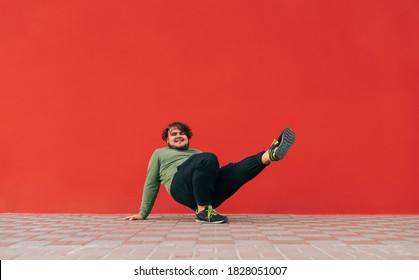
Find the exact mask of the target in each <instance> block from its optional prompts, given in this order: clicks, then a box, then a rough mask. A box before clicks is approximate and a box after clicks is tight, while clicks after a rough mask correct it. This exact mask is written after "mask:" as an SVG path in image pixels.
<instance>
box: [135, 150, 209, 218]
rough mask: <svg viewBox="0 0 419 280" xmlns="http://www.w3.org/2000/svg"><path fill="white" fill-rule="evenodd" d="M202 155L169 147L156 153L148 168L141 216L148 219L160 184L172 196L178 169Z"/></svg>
mask: <svg viewBox="0 0 419 280" xmlns="http://www.w3.org/2000/svg"><path fill="white" fill-rule="evenodd" d="M198 153H201V151H199V150H195V149H188V150H178V149H172V148H169V147H166V148H160V149H157V150H155V151H154V153H153V155H152V156H151V159H150V162H149V163H148V168H147V177H146V180H145V183H144V190H143V199H142V201H141V208H140V215H141V216H142V217H143V218H144V219H146V218H147V216H148V215H149V214H150V212H151V209H152V208H153V205H154V202H155V201H156V197H157V193H158V192H159V187H160V184H163V185H164V187H165V188H166V190H167V192H168V193H169V194H170V186H171V184H172V180H173V176H174V175H175V174H176V172H177V167H178V166H179V165H181V164H182V163H183V162H185V161H186V160H187V159H188V158H189V157H190V156H192V155H194V154H198Z"/></svg>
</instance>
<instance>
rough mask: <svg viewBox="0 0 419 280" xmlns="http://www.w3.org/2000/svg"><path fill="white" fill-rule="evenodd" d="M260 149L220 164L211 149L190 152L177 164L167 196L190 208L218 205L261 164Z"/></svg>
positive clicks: (260, 169)
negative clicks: (202, 151) (246, 155)
mask: <svg viewBox="0 0 419 280" xmlns="http://www.w3.org/2000/svg"><path fill="white" fill-rule="evenodd" d="M263 153H264V152H260V153H258V154H256V155H253V156H250V157H247V158H245V159H243V160H241V161H239V162H237V163H229V164H227V165H226V166H223V167H221V168H220V166H219V163H218V159H217V157H216V155H214V154H213V153H200V154H195V155H192V156H191V157H190V158H189V159H188V160H186V161H185V162H184V163H182V164H181V165H180V166H179V167H178V172H177V173H176V174H175V176H174V177H173V181H172V185H171V188H170V194H171V196H172V197H173V198H174V199H175V200H176V201H177V202H179V203H180V204H183V205H185V206H187V207H189V208H191V209H192V210H195V209H196V208H197V205H208V204H211V205H212V206H213V207H214V208H217V207H218V206H220V205H221V204H222V203H223V202H224V201H225V200H226V199H227V198H229V197H230V196H232V195H233V194H234V193H235V192H236V191H237V190H238V189H240V187H241V186H243V185H244V184H245V183H247V182H248V181H250V180H251V179H253V178H254V177H255V176H256V175H258V174H259V173H260V172H261V171H262V170H263V169H264V168H265V167H266V165H264V164H263V163H262V155H263Z"/></svg>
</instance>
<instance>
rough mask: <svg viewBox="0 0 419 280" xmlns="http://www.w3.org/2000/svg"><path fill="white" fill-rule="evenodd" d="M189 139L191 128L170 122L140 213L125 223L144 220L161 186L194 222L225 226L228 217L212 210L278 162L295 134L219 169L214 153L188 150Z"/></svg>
mask: <svg viewBox="0 0 419 280" xmlns="http://www.w3.org/2000/svg"><path fill="white" fill-rule="evenodd" d="M191 137H192V131H191V129H190V128H189V126H188V125H186V124H184V123H181V122H174V123H171V124H169V125H168V126H167V127H166V128H165V129H164V130H163V134H162V139H163V140H164V141H166V143H167V146H168V147H165V148H160V149H157V150H155V151H154V153H153V155H152V157H151V159H150V162H149V165H148V169H147V177H146V181H145V184H144V191H143V198H142V202H141V208H140V213H139V214H134V215H131V216H128V217H125V220H143V219H146V218H147V217H148V215H149V214H150V212H151V209H152V207H153V205H154V202H155V200H156V197H157V193H158V191H159V187H160V184H163V185H164V186H165V188H166V190H167V191H168V193H169V194H170V195H171V196H172V197H173V198H174V200H176V201H177V202H179V203H180V204H183V205H185V206H187V207H189V208H191V209H192V210H194V211H195V213H196V214H195V220H196V221H197V222H207V223H226V222H227V221H228V218H227V217H226V216H223V215H221V214H219V213H217V212H216V211H215V210H214V209H215V208H217V207H218V206H220V205H221V204H222V203H223V202H224V201H225V200H226V199H227V198H229V197H230V196H232V195H233V194H234V193H235V192H236V191H237V190H238V189H239V188H240V187H241V186H243V185H244V184H245V183H246V182H248V181H250V180H251V179H253V178H254V177H255V176H256V175H258V174H259V173H260V172H261V171H262V170H263V169H264V168H265V167H266V166H268V165H269V164H270V163H271V162H273V161H278V160H281V159H282V158H283V157H284V156H285V154H286V153H287V151H288V150H289V148H290V147H291V145H292V144H293V143H294V139H295V135H294V132H293V131H292V130H291V129H290V128H286V129H285V130H284V131H283V132H282V133H281V135H280V136H279V137H278V139H275V140H274V142H273V143H272V144H271V146H270V147H269V149H268V150H267V151H262V152H260V153H258V154H256V155H253V156H250V157H247V158H245V159H243V160H241V161H239V162H237V163H229V164H227V165H226V166H223V167H221V168H220V167H219V164H218V159H217V157H216V156H215V155H214V154H213V153H207V152H205V153H204V152H201V151H199V150H195V149H191V148H189V141H190V139H191Z"/></svg>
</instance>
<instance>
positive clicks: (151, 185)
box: [140, 151, 160, 219]
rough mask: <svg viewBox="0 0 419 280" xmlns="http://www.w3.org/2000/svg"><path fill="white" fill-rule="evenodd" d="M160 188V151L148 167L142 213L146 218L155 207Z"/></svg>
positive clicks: (155, 153) (152, 158) (155, 154)
mask: <svg viewBox="0 0 419 280" xmlns="http://www.w3.org/2000/svg"><path fill="white" fill-rule="evenodd" d="M159 188H160V160H159V156H158V152H157V151H155V152H154V153H153V155H152V156H151V159H150V162H149V163H148V168H147V177H146V180H145V183H144V190H143V198H142V201H141V207H140V215H141V216H142V217H143V219H146V218H147V217H148V215H149V214H150V212H151V209H152V208H153V205H154V202H155V201H156V197H157V194H158V192H159Z"/></svg>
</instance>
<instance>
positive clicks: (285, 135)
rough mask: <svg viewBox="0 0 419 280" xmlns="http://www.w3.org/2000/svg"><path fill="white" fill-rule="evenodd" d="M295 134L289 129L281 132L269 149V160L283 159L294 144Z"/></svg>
mask: <svg viewBox="0 0 419 280" xmlns="http://www.w3.org/2000/svg"><path fill="white" fill-rule="evenodd" d="M294 140H295V134H294V131H292V129H291V128H286V129H284V131H282V133H281V135H280V136H279V137H278V139H275V140H274V141H273V142H272V144H271V147H270V148H269V159H270V160H271V161H277V160H281V159H283V158H284V156H285V154H286V153H287V152H288V150H289V148H291V146H292V144H294Z"/></svg>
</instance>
